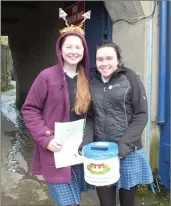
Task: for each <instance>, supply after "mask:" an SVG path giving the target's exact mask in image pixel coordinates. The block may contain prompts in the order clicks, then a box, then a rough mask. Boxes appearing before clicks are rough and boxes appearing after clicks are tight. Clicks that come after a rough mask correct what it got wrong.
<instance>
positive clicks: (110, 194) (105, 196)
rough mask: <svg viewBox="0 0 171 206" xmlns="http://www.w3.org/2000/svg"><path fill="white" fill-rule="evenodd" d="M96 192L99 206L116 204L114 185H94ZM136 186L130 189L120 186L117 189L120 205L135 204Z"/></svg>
mask: <svg viewBox="0 0 171 206" xmlns="http://www.w3.org/2000/svg"><path fill="white" fill-rule="evenodd" d="M96 190H97V194H98V197H99V201H100V206H116V187H115V186H111V187H108V186H104V187H96ZM136 191H137V186H135V187H132V188H131V189H130V190H126V189H123V188H121V189H120V190H119V199H120V206H136V205H135V197H136Z"/></svg>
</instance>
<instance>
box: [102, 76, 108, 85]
mask: <svg viewBox="0 0 171 206" xmlns="http://www.w3.org/2000/svg"><path fill="white" fill-rule="evenodd" d="M101 80H102V82H103V83H106V82H108V80H106V79H105V78H104V76H102V75H101Z"/></svg>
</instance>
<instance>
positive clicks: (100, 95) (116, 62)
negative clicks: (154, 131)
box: [90, 42, 153, 206]
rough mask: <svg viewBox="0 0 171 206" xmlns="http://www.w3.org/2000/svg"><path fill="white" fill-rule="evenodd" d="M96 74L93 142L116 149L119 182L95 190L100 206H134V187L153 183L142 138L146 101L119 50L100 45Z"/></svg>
mask: <svg viewBox="0 0 171 206" xmlns="http://www.w3.org/2000/svg"><path fill="white" fill-rule="evenodd" d="M96 66H97V70H98V73H97V75H96V76H95V78H94V79H93V80H92V81H91V84H90V87H91V95H92V114H93V115H92V116H93V122H94V134H95V137H94V138H95V141H110V142H116V143H118V146H119V156H120V160H121V161H120V174H121V176H120V179H119V181H118V182H117V183H116V184H115V185H114V186H104V187H97V188H96V189H97V193H98V197H99V200H100V205H101V206H115V205H116V189H119V196H120V204H121V206H135V195H136V190H137V185H139V184H150V183H152V182H153V177H152V172H151V168H150V166H149V163H148V160H147V157H146V154H145V152H144V149H143V145H142V139H141V135H142V132H143V130H144V128H145V126H146V123H147V120H148V109H147V98H146V93H145V89H144V85H143V84H142V82H141V80H140V78H139V77H138V75H137V74H136V73H135V72H134V71H132V70H131V69H129V68H126V67H124V66H123V64H122V62H121V52H120V48H119V47H118V46H117V45H116V44H114V43H113V42H103V43H102V44H101V45H99V46H98V47H97V50H96Z"/></svg>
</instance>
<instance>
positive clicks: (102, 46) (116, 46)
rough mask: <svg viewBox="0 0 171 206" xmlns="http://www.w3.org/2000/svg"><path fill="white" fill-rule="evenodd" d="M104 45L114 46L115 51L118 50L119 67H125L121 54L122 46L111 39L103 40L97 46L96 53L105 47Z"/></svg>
mask: <svg viewBox="0 0 171 206" xmlns="http://www.w3.org/2000/svg"><path fill="white" fill-rule="evenodd" d="M104 47H112V48H113V49H114V50H115V52H116V56H117V59H118V62H119V63H118V67H124V63H123V62H122V59H123V58H122V56H121V49H120V47H119V46H118V45H117V44H115V43H114V42H112V41H109V40H103V41H102V42H101V43H100V44H99V45H98V46H97V47H96V53H97V50H98V49H101V48H104Z"/></svg>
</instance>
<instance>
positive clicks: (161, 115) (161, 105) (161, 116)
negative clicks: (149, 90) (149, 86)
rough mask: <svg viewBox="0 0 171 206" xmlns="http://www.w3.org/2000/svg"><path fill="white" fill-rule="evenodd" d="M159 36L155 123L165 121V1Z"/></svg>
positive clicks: (161, 8)
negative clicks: (156, 115) (156, 114)
mask: <svg viewBox="0 0 171 206" xmlns="http://www.w3.org/2000/svg"><path fill="white" fill-rule="evenodd" d="M159 4H160V21H159V27H160V36H159V92H158V119H157V123H158V124H159V125H163V124H164V123H165V101H166V97H165V96H166V92H165V90H166V55H167V52H166V46H167V42H166V41H167V38H166V37H167V1H160V2H159Z"/></svg>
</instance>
